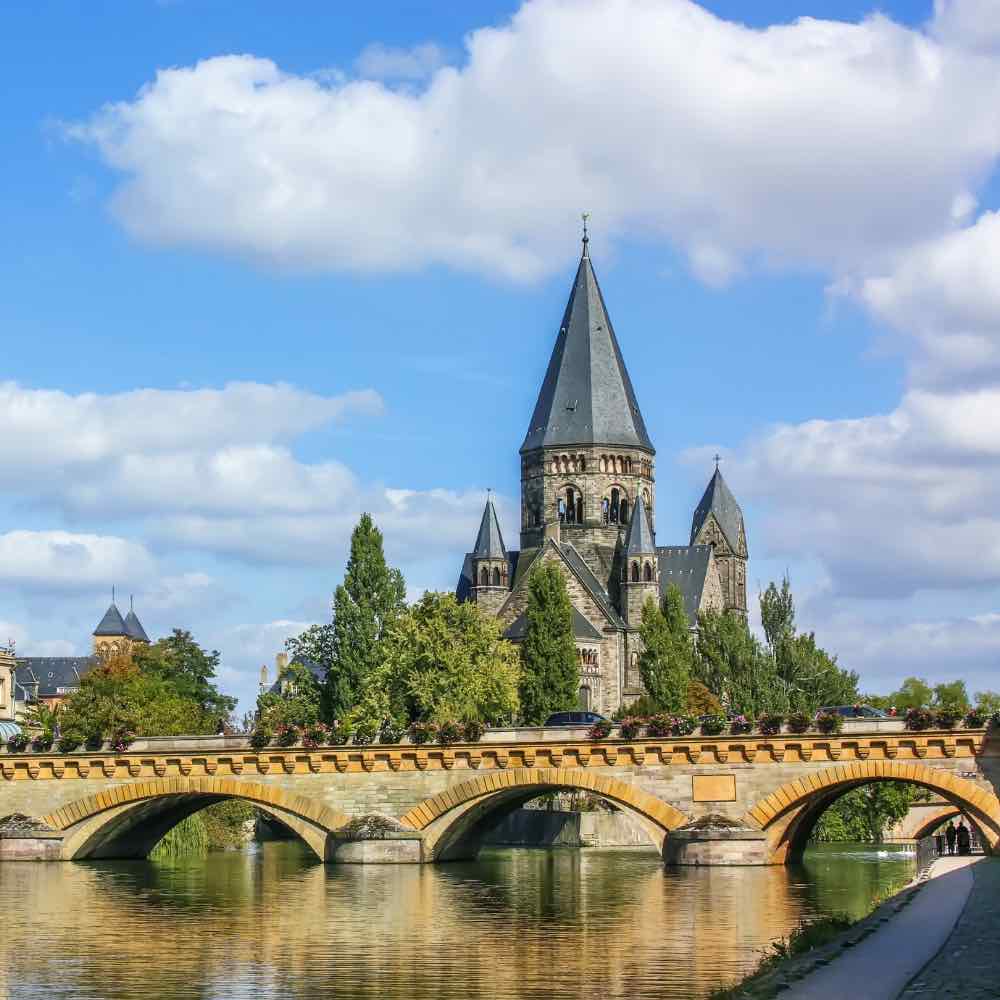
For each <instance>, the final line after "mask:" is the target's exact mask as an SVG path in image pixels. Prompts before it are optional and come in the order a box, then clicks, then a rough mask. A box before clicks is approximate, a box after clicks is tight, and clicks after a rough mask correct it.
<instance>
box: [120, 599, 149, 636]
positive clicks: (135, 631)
mask: <svg viewBox="0 0 1000 1000" xmlns="http://www.w3.org/2000/svg"><path fill="white" fill-rule="evenodd" d="M125 634H126V635H127V636H128V637H129V638H130V639H134V640H135V641H136V642H149V636H148V635H146V630H145V629H144V628H143V627H142V622H141V621H139V616H138V615H137V614H136V613H135V605H134V603H133V600H132V596H131V595H129V599H128V614H127V615H126V616H125Z"/></svg>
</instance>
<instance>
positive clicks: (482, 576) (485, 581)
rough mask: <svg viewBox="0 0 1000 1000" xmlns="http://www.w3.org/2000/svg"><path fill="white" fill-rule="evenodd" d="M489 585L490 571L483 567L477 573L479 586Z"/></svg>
mask: <svg viewBox="0 0 1000 1000" xmlns="http://www.w3.org/2000/svg"><path fill="white" fill-rule="evenodd" d="M489 584H490V571H489V570H488V569H487V568H486V567H485V566H484V567H483V568H482V569H481V570H480V571H479V586H480V587H488V586H489Z"/></svg>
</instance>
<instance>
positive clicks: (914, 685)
mask: <svg viewBox="0 0 1000 1000" xmlns="http://www.w3.org/2000/svg"><path fill="white" fill-rule="evenodd" d="M889 698H890V704H892V705H895V706H896V708H898V709H906V708H923V707H925V706H929V705H930V703H931V702H932V701H933V700H934V692H933V691H932V690H931V686H930V685H929V684H928V683H927V681H925V680H922V679H921V678H920V677H907V678H906V680H905V681H903V683H902V685H901V686H900V688H899V690H898V691H895V692H893V693H892V694H891V695H889Z"/></svg>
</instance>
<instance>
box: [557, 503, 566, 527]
mask: <svg viewBox="0 0 1000 1000" xmlns="http://www.w3.org/2000/svg"><path fill="white" fill-rule="evenodd" d="M556 506H557V508H558V510H559V523H560V524H564V523H565V521H566V501H565V500H563V498H562V497H560V498H559V499H558V500H557V501H556Z"/></svg>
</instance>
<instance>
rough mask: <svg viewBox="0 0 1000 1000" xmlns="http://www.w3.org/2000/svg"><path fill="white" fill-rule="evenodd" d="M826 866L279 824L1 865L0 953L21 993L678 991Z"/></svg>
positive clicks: (804, 898)
mask: <svg viewBox="0 0 1000 1000" xmlns="http://www.w3.org/2000/svg"><path fill="white" fill-rule="evenodd" d="M845 871H848V869H847V868H845V863H844V862H841V863H840V868H839V869H838V870H837V871H836V872H835V871H833V869H832V868H831V869H829V870H821V869H817V870H816V872H815V877H816V878H817V879H818V880H819V881H818V886H819V888H818V889H816V888H814V887H812V886H810V885H808V884H806V883H805V881H804V879H803V878H802V873H801V872H798V871H790V870H789V869H786V868H783V867H773V868H728V869H724V868H716V869H675V870H664V869H663V867H662V866H661V865H660V864H659V862H658V860H657V859H656V857H655V856H651V855H649V854H642V853H638V852H636V853H630V852H575V851H495V852H488V853H486V854H484V856H483V858H482V860H481V861H480V862H478V863H468V864H466V863H458V864H452V865H442V866H440V867H420V866H407V865H399V866H396V865H387V866H377V865H374V866H352V865H344V866H335V865H326V866H324V865H321V864H314V863H310V861H309V856H308V854H307V853H306V851H305V849H304V848H302V847H301V845H299V844H296V843H289V842H284V843H271V844H266V845H264V846H263V847H262V848H260V850H259V851H257V852H255V853H245V854H244V853H238V852H232V853H224V854H214V855H212V856H210V858H209V860H208V861H205V862H203V861H199V862H198V863H195V864H190V865H183V864H171V865H154V864H148V863H142V862H135V863H121V862H114V863H102V864H89V865H81V864H63V865H54V864H53V865H2V866H0V898H3V899H5V900H6V901H7V906H6V911H5V925H6V926H5V934H4V935H3V937H2V939H0V968H2V969H6V970H10V971H9V972H8V973H7V974H9V975H10V976H11V977H12V978H11V980H10V981H9V983H8V984H7V985H8V987H9V988H10V987H12V984H16V986H13V988H11V989H10V992H11V994H12V996H13V997H22V998H23V997H35V996H46V997H49V996H53V997H57V998H70V997H73V998H78V997H85V996H88V997H93V996H100V997H102V998H106V1000H124V998H126V997H130V998H131V997H134V996H136V995H150V996H153V995H155V996H157V997H162V998H164V1000H180V998H181V997H185V998H189V997H195V998H205V1000H220V998H223V997H225V998H227V1000H228V998H234V1000H251V998H252V1000H258V998H262V997H263V998H268V997H292V998H299V997H302V998H305V997H309V998H313V997H316V996H329V997H333V998H335V1000H347V998H351V1000H358V998H371V1000H376V998H386V1000H423V998H438V997H440V998H449V1000H450V998H459V997H461V998H463V1000H465V998H467V997H491V998H493V997H497V998H508V1000H513V998H517V1000H520V998H529V997H531V998H537V997H540V996H551V995H556V994H558V995H561V996H564V997H567V998H572V997H574V996H590V995H593V993H594V992H595V984H597V988H598V989H599V990H600V992H601V993H602V994H603V995H605V996H607V997H610V998H618V997H622V998H625V997H628V998H631V997H634V996H645V997H649V998H658V997H667V996H673V997H690V996H694V995H700V994H704V993H707V992H708V991H709V990H710V989H712V988H713V987H714V986H716V985H718V983H719V982H720V981H721V980H724V979H732V978H736V977H737V976H739V975H741V974H742V973H743V972H744V971H746V970H747V969H748V968H749V967H751V966H752V965H753V964H754V963H755V962H756V959H757V955H756V954H755V950H756V949H759V948H761V947H763V946H764V945H765V944H766V943H767V942H768V941H770V940H772V939H774V938H775V937H778V936H780V935H784V934H787V932H788V930H789V929H790V927H791V926H792V925H794V924H795V923H796V922H798V920H799V919H800V918H801V917H802V916H804V915H806V914H808V913H811V912H815V911H816V910H817V909H824V910H826V909H831V908H832V909H837V908H840V909H843V908H846V907H844V906H830V905H829V903H828V897H830V896H831V895H832V894H833V886H835V884H836V880H837V879H838V878H839V879H840V880H841V881H843V879H844V873H845ZM850 871H851V872H853V871H854V869H850ZM809 874H810V877H813V870H812V869H809ZM3 974H4V973H0V975H3ZM2 995H5V991H4V989H3V988H0V996H2Z"/></svg>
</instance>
